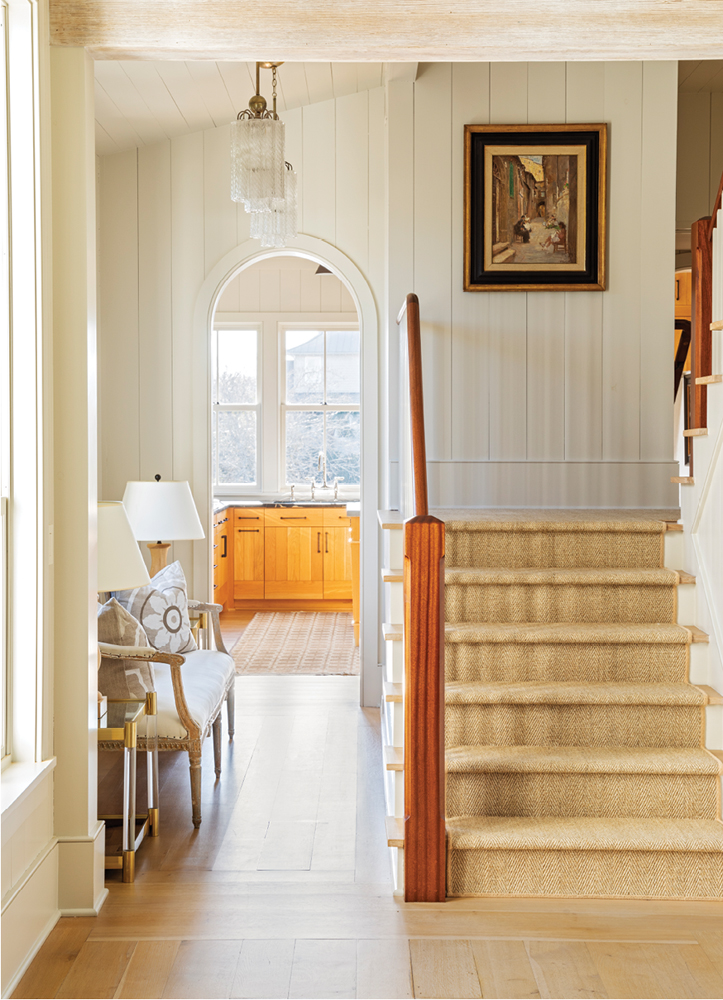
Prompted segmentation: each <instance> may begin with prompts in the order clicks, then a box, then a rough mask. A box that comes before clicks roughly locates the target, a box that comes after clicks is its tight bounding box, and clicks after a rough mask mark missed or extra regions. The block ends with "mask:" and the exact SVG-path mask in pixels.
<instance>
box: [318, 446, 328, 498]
mask: <svg viewBox="0 0 723 1000" xmlns="http://www.w3.org/2000/svg"><path fill="white" fill-rule="evenodd" d="M322 468H323V469H324V478H323V481H322V484H321V486H320V489H323V490H329V489H331V487H330V486H329V484H328V483H327V481H326V455H325V454H324V452H323V451H320V452H319V462H318V465H317V469H318V471H319V472H321V470H322Z"/></svg>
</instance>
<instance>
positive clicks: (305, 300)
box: [300, 271, 321, 312]
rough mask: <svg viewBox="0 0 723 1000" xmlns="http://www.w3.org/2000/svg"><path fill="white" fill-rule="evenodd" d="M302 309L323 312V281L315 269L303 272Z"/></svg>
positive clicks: (303, 310)
mask: <svg viewBox="0 0 723 1000" xmlns="http://www.w3.org/2000/svg"><path fill="white" fill-rule="evenodd" d="M300 292H301V311H302V312H321V282H320V281H319V278H318V276H317V275H316V274H314V272H313V271H302V272H301V288H300Z"/></svg>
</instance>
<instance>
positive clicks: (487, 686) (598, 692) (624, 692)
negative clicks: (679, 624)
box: [445, 681, 708, 707]
mask: <svg viewBox="0 0 723 1000" xmlns="http://www.w3.org/2000/svg"><path fill="white" fill-rule="evenodd" d="M445 701H446V704H447V705H684V706H688V707H691V706H703V705H707V704H708V698H707V696H706V695H705V694H704V693H703V692H702V691H700V690H699V689H698V688H696V687H693V685H692V684H670V683H661V684H629V683H620V682H616V681H590V682H587V683H580V682H578V681H555V682H547V681H524V682H517V683H500V682H495V683H485V682H484V681H452V682H448V683H447V684H446V685H445Z"/></svg>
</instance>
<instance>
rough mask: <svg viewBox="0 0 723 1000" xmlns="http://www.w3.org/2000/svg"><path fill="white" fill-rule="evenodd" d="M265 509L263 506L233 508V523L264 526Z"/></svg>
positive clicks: (241, 525) (250, 526)
mask: <svg viewBox="0 0 723 1000" xmlns="http://www.w3.org/2000/svg"><path fill="white" fill-rule="evenodd" d="M264 520H265V519H264V509H263V507H252V508H251V509H249V508H248V507H234V509H233V523H234V527H236V526H238V527H243V526H244V525H246V527H249V528H263V526H264Z"/></svg>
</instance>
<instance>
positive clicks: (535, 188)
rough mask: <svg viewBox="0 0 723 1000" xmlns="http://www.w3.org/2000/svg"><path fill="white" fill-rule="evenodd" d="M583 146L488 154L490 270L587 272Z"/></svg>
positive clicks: (504, 149) (487, 248) (487, 258)
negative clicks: (552, 269) (551, 269)
mask: <svg viewBox="0 0 723 1000" xmlns="http://www.w3.org/2000/svg"><path fill="white" fill-rule="evenodd" d="M585 157H586V149H585V147H584V146H570V147H559V148H558V149H556V150H555V151H554V152H553V151H546V150H544V148H537V149H535V148H532V149H528V150H525V152H524V153H522V152H518V151H517V150H516V149H515V148H514V147H504V146H502V147H496V146H488V147H487V148H486V150H485V160H486V162H485V170H486V174H487V176H486V178H485V180H486V183H485V192H486V195H487V198H486V204H485V215H486V216H487V218H486V220H485V222H486V225H485V230H486V240H485V243H486V245H485V266H486V267H487V268H488V269H491V270H502V271H512V270H515V269H516V270H520V269H523V270H526V271H549V270H550V268H555V269H556V270H565V271H584V270H585V210H584V207H585V173H586V171H585Z"/></svg>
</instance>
